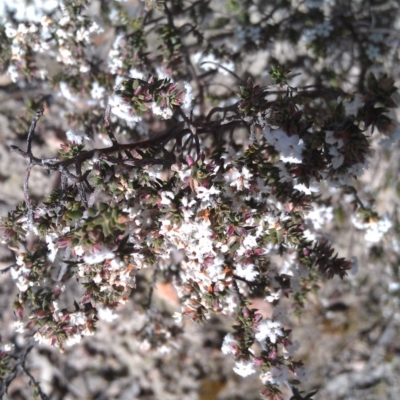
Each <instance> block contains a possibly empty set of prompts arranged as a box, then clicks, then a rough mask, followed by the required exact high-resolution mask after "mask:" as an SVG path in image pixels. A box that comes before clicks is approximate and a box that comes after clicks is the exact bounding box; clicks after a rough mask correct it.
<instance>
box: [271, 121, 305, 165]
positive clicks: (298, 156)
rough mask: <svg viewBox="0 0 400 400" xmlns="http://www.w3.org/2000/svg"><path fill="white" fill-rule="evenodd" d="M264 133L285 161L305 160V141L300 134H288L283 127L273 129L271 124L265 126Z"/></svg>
mask: <svg viewBox="0 0 400 400" xmlns="http://www.w3.org/2000/svg"><path fill="white" fill-rule="evenodd" d="M263 133H264V137H265V139H266V141H267V142H268V143H269V144H270V145H272V146H274V147H275V149H276V150H277V151H278V152H279V153H280V159H281V160H282V161H283V162H290V163H295V164H300V163H302V162H303V157H302V153H303V149H304V142H303V140H302V139H300V137H299V135H292V136H288V135H287V134H286V132H285V131H283V130H282V129H275V130H272V129H271V128H270V127H269V126H267V127H265V128H264V131H263Z"/></svg>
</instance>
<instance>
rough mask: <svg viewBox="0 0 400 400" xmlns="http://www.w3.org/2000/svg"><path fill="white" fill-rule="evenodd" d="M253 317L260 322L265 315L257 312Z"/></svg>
mask: <svg viewBox="0 0 400 400" xmlns="http://www.w3.org/2000/svg"><path fill="white" fill-rule="evenodd" d="M253 318H254V321H256V322H259V321H261V320H262V319H263V316H262V315H261V314H260V313H255V314H254V317H253Z"/></svg>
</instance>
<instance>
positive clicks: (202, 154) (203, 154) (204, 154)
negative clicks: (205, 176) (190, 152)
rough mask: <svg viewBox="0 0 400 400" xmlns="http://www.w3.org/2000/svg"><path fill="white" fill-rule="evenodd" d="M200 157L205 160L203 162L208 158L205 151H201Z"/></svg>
mask: <svg viewBox="0 0 400 400" xmlns="http://www.w3.org/2000/svg"><path fill="white" fill-rule="evenodd" d="M199 159H200V160H201V161H203V162H204V160H205V159H206V153H204V151H201V152H200V154H199Z"/></svg>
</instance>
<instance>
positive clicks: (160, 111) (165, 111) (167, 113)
mask: <svg viewBox="0 0 400 400" xmlns="http://www.w3.org/2000/svg"><path fill="white" fill-rule="evenodd" d="M151 110H152V111H153V113H154V114H156V115H160V116H161V117H163V118H164V119H170V118H172V116H173V114H174V112H173V111H172V110H171V109H170V108H168V107H165V108H161V107H160V106H158V105H157V103H152V105H151Z"/></svg>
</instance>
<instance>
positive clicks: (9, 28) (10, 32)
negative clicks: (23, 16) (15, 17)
mask: <svg viewBox="0 0 400 400" xmlns="http://www.w3.org/2000/svg"><path fill="white" fill-rule="evenodd" d="M4 27H5V28H6V29H5V33H6V36H7V37H9V38H13V37H15V35H16V34H17V32H18V31H17V30H16V29H15V27H14V25H13V24H12V23H11V22H7V23H6V24H5V26H4Z"/></svg>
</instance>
